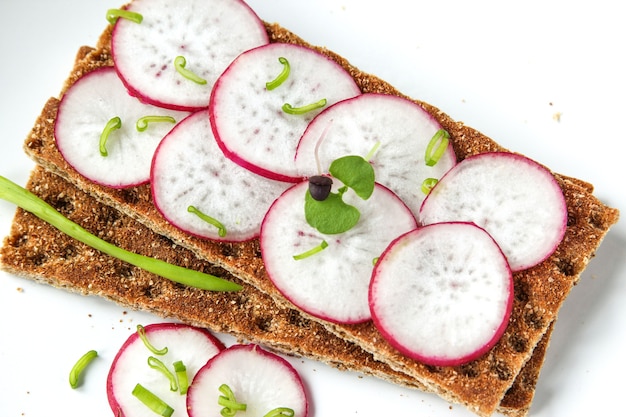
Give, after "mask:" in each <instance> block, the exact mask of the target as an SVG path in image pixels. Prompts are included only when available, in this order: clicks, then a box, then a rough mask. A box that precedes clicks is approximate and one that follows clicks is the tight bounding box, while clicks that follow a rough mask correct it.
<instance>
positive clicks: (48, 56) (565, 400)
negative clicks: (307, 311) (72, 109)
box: [0, 0, 626, 417]
mask: <svg viewBox="0 0 626 417" xmlns="http://www.w3.org/2000/svg"><path fill="white" fill-rule="evenodd" d="M250 4H251V5H252V6H253V7H254V8H255V10H256V11H257V13H258V14H259V15H260V16H261V17H262V18H263V19H265V20H269V21H278V22H281V23H282V24H283V26H285V27H287V28H289V29H291V30H293V31H295V32H297V33H298V34H300V35H301V36H302V37H304V38H305V39H307V40H309V41H310V42H312V43H315V44H320V45H325V46H327V47H329V48H330V49H332V50H335V51H336V52H338V53H340V54H341V55H343V56H345V57H347V58H348V59H350V60H351V61H352V62H353V63H354V64H356V65H357V66H359V67H360V68H361V69H362V70H364V71H367V72H371V73H374V74H376V75H378V76H380V77H381V78H383V79H385V80H387V81H389V82H391V83H392V84H393V85H395V86H396V87H398V88H399V89H400V90H401V91H403V92H405V93H407V94H408V95H410V96H413V97H415V98H420V99H423V100H426V101H429V102H431V103H433V104H435V105H437V106H439V107H440V108H442V109H444V110H445V111H446V112H447V113H449V114H450V115H452V116H453V117H454V118H456V119H458V120H462V121H464V122H465V123H467V124H468V125H470V126H473V127H475V128H478V129H479V130H481V131H483V132H484V133H486V134H488V135H490V136H491V137H493V138H494V139H496V140H497V141H498V142H500V143H501V144H503V145H504V146H506V147H508V148H509V149H511V150H514V151H519V152H522V153H524V154H526V155H528V156H530V157H533V158H535V159H537V160H538V161H540V162H542V163H544V164H546V165H548V166H550V167H551V168H553V169H554V170H556V171H558V172H561V173H564V174H568V175H571V176H575V177H578V178H581V179H585V180H587V181H589V182H591V183H593V184H594V185H595V186H596V194H597V195H598V196H599V197H600V198H601V199H602V200H603V201H605V202H606V203H609V204H610V205H612V206H615V207H618V208H620V209H622V210H624V209H626V193H624V185H623V179H624V175H625V174H626V169H625V168H624V166H625V164H624V160H623V159H624V158H623V153H622V152H621V148H620V146H621V145H623V143H624V140H625V139H626V138H625V137H624V136H625V134H624V130H623V129H622V127H621V121H622V120H623V118H624V114H626V105H625V103H626V102H625V101H624V97H626V83H625V81H624V77H625V74H626V64H625V63H624V59H623V53H624V51H625V50H626V48H625V47H626V45H625V43H626V25H624V24H623V21H622V18H623V13H622V11H621V10H622V8H621V2H618V1H613V2H610V1H596V2H593V3H590V2H568V1H526V2H499V1H491V2H490V1H484V0H476V1H472V2H465V1H460V0H459V1H436V2H435V1H428V2H427V1H415V2H410V3H409V2H403V1H401V0H385V1H380V0H379V1H377V2H374V1H358V0H342V1H331V0H327V1H308V2H296V1H288V0H254V1H252V0H251V1H250ZM120 5H121V2H117V1H115V0H63V1H59V0H57V1H54V2H44V1H36V0H19V1H18V0H8V1H7V0H3V2H2V12H3V23H2V25H0V39H2V43H1V44H0V59H2V63H1V65H0V126H1V127H2V134H1V139H2V147H3V151H2V152H1V153H0V174H1V175H4V176H6V177H8V178H10V179H12V180H14V181H16V182H18V183H20V184H24V183H25V181H26V178H27V175H28V172H29V170H30V168H31V167H32V163H31V162H30V161H29V160H28V159H27V158H26V157H25V156H24V155H23V154H22V151H21V146H22V141H23V139H24V138H25V136H26V135H27V133H28V132H29V130H30V128H31V126H32V124H33V122H34V121H35V118H36V117H37V115H38V114H39V111H40V108H41V107H42V106H43V104H44V103H45V101H46V99H47V98H48V97H49V96H52V95H56V94H57V92H58V90H59V89H60V87H61V85H62V83H63V81H64V80H65V78H66V76H67V74H68V72H69V70H70V68H71V65H72V62H73V59H74V54H75V53H76V50H77V49H78V47H79V46H80V45H83V44H91V45H93V44H94V42H95V41H96V39H97V37H98V35H99V33H100V32H101V31H102V30H103V28H104V27H105V25H106V21H105V19H104V14H105V11H106V10H107V9H108V8H110V7H118V6H120ZM375 25H378V26H375ZM557 113H560V114H561V118H560V122H557V121H556V120H554V115H555V114H557ZM13 212H14V207H12V206H11V205H9V204H7V203H5V202H0V216H1V218H0V232H1V234H2V235H3V236H4V235H5V234H6V233H7V231H8V229H9V225H10V221H11V218H12V216H13ZM625 242H626V226H625V224H624V221H622V222H621V223H620V224H618V225H617V226H616V227H614V229H613V230H612V231H611V232H610V233H609V235H608V237H607V238H606V240H605V242H604V243H603V245H602V247H601V249H600V250H599V251H598V253H597V256H596V258H595V259H594V260H593V262H592V263H591V264H590V265H589V268H588V269H587V271H586V272H585V273H584V276H583V279H582V281H581V283H580V285H578V286H577V287H576V288H574V290H573V293H572V295H571V296H570V298H569V299H568V300H567V301H566V304H565V306H564V308H563V310H562V311H561V315H560V319H559V322H558V325H557V327H556V330H555V333H554V337H553V341H552V346H551V348H550V350H549V353H548V356H547V362H546V365H545V367H544V369H543V372H542V375H541V378H540V381H539V385H538V387H537V394H536V397H535V402H534V405H533V408H532V415H533V416H576V415H594V416H613V415H618V414H620V412H622V413H623V412H624V409H625V408H626V407H625V406H624V404H623V400H622V398H623V381H621V380H619V379H618V380H615V382H610V381H613V378H614V375H618V376H619V375H624V374H625V373H626V362H624V361H623V360H622V356H623V352H624V348H625V347H626V332H625V331H624V329H626V314H625V313H626V295H625V294H626V279H625V278H626V256H625V255H626V249H625V248H626V245H625ZM0 317H2V319H1V320H0V334H1V336H0V363H2V366H3V375H4V377H3V379H2V383H1V385H2V390H1V391H0V392H1V400H0V415H2V416H44V415H51V414H52V415H64V416H66V417H71V416H83V415H90V416H94V417H97V416H110V415H111V411H110V410H109V408H108V405H107V403H106V396H105V389H104V381H105V378H106V373H107V370H108V365H109V363H110V361H111V360H112V359H113V356H114V354H115V351H116V349H117V348H118V347H119V346H120V345H121V343H122V341H123V340H124V339H125V338H126V337H127V336H128V335H129V334H130V333H131V331H132V330H133V329H134V327H135V325H136V324H137V323H142V324H147V323H150V322H154V321H158V319H157V318H155V317H153V316H150V315H147V314H144V313H139V312H132V311H128V312H125V311H124V309H122V308H120V307H118V306H116V305H114V304H111V303H108V302H105V301H103V300H100V299H97V298H93V297H89V298H85V297H81V296H77V295H73V294H70V293H67V292H64V291H62V290H57V289H53V288H50V287H47V286H44V285H38V284H34V283H32V282H29V281H26V280H23V279H19V278H16V277H13V276H9V275H7V274H5V273H0ZM220 337H221V338H222V340H225V341H226V342H227V343H228V342H229V341H230V339H229V338H226V337H222V336H220ZM89 349H97V350H98V351H99V352H100V358H99V359H98V360H97V361H96V362H94V363H93V364H92V366H91V367H90V369H89V373H88V378H87V380H86V383H85V385H84V386H83V387H82V388H80V389H78V390H71V389H70V387H69V384H68V382H67V374H68V372H69V369H70V367H71V365H72V364H73V363H74V361H75V360H76V359H77V358H78V357H79V356H80V355H82V354H83V353H85V352H86V351H87V350H89ZM292 362H293V363H294V364H295V365H296V366H297V368H298V370H299V371H300V372H301V373H302V375H303V377H304V379H305V380H306V383H307V384H308V387H309V390H310V394H311V397H312V402H313V404H312V413H311V414H312V416H318V417H319V416H339V415H361V416H373V415H388V414H392V413H394V414H395V413H397V414H399V415H415V416H455V417H456V416H469V415H472V414H470V413H469V412H468V411H466V410H465V409H464V408H463V407H461V406H458V405H453V406H450V405H449V404H447V403H445V402H444V401H441V400H439V399H438V398H437V397H435V396H432V395H425V394H422V393H420V392H417V391H410V390H405V389H402V388H398V387H395V386H392V385H390V384H386V383H383V382H380V381H377V380H375V379H372V378H361V377H359V376H358V375H356V374H353V373H346V372H340V371H337V370H334V369H330V368H328V367H326V366H324V365H321V364H318V363H313V362H309V361H302V360H300V359H293V360H292Z"/></svg>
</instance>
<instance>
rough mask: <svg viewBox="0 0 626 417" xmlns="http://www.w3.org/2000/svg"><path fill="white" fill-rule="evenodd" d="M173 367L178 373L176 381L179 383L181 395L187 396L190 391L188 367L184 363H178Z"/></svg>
mask: <svg viewBox="0 0 626 417" xmlns="http://www.w3.org/2000/svg"><path fill="white" fill-rule="evenodd" d="M172 365H174V372H176V380H177V381H178V390H179V391H180V395H185V394H187V390H188V389H189V377H188V376H187V367H186V366H185V364H183V361H176V362H174V363H173V364H172Z"/></svg>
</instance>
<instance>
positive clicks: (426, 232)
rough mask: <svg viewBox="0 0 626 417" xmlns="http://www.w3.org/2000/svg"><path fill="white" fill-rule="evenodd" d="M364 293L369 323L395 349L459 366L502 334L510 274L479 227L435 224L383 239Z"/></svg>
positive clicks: (508, 302)
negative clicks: (387, 242) (385, 245)
mask: <svg viewBox="0 0 626 417" xmlns="http://www.w3.org/2000/svg"><path fill="white" fill-rule="evenodd" d="M369 300H370V306H371V309H372V317H373V320H374V323H375V325H376V327H377V328H378V329H379V330H380V332H381V334H382V335H383V336H384V337H385V339H386V340H388V341H389V343H390V344H392V345H393V346H395V347H396V348H397V349H398V350H399V351H400V352H402V353H403V354H405V355H407V356H409V357H411V358H414V359H416V360H419V361H421V362H424V363H426V364H430V365H436V366H452V365H459V364H462V363H466V362H469V361H471V360H473V359H476V358H478V357H480V356H481V355H482V354H484V353H485V352H487V351H488V350H489V349H491V347H493V345H495V344H496V343H497V341H498V340H499V339H500V337H501V336H502V334H503V333H504V331H505V329H506V326H507V323H508V319H509V316H510V313H511V308H512V303H513V281H512V273H511V270H510V269H509V266H508V264H507V261H506V258H505V257H504V255H503V254H502V252H501V251H500V248H499V247H498V245H497V244H496V243H495V241H494V240H493V239H492V238H491V236H489V234H488V233H486V232H485V231H484V230H483V229H481V228H479V227H477V226H476V225H474V224H471V223H438V224H434V225H430V226H425V227H421V228H419V229H415V230H414V231H411V232H409V233H407V234H405V235H403V236H402V237H400V238H398V239H397V240H396V241H394V242H393V243H392V244H391V245H389V248H388V249H387V250H386V251H385V252H384V253H383V255H382V256H381V257H380V259H379V260H378V262H377V264H376V267H375V268H374V272H373V274H372V281H371V285H370V292H369Z"/></svg>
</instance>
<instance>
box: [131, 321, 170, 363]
mask: <svg viewBox="0 0 626 417" xmlns="http://www.w3.org/2000/svg"><path fill="white" fill-rule="evenodd" d="M137 335H139V338H140V339H141V341H142V342H143V344H144V346H145V347H147V348H148V350H149V351H150V352H152V353H154V354H155V355H161V356H162V355H165V354H166V353H167V346H165V347H164V348H163V349H157V348H155V347H154V345H152V343H150V341H149V340H148V336H146V329H145V328H144V327H143V326H142V325H141V324H138V325H137Z"/></svg>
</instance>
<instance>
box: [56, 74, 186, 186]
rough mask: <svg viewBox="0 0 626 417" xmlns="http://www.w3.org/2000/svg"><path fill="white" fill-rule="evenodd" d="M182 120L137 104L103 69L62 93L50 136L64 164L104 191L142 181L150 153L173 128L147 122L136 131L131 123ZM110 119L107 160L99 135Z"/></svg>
mask: <svg viewBox="0 0 626 417" xmlns="http://www.w3.org/2000/svg"><path fill="white" fill-rule="evenodd" d="M187 115H188V113H186V112H178V111H173V110H166V109H162V108H159V107H155V106H151V105H147V104H143V103H141V102H140V101H139V100H137V99H136V98H134V97H132V96H131V95H129V94H128V92H127V90H126V88H125V87H124V85H123V84H122V82H121V81H120V79H119V78H118V76H117V74H116V73H115V70H114V69H113V68H111V67H107V68H102V69H98V70H95V71H92V72H90V73H88V74H86V75H84V76H83V77H82V78H80V79H79V80H78V81H77V82H76V83H75V84H73V85H72V87H70V89H69V90H68V91H67V92H66V93H65V94H64V96H63V98H62V99H61V102H60V104H59V110H58V114H57V119H56V124H55V131H54V135H55V138H56V144H57V147H58V149H59V151H60V152H61V154H62V155H63V157H64V158H65V160H66V161H67V162H68V163H69V164H70V165H71V166H72V167H74V169H76V171H78V172H79V173H80V174H81V175H83V176H85V177H87V178H89V179H90V180H92V181H93V182H95V183H98V184H102V185H106V186H109V187H114V188H123V187H130V186H135V185H139V184H143V183H146V182H148V180H149V178H150V163H151V161H152V156H153V154H154V150H155V149H156V147H157V145H158V144H159V142H160V141H161V139H162V138H163V136H165V135H166V134H167V132H169V131H170V130H171V129H172V127H173V126H174V123H172V121H171V120H169V121H161V122H152V123H148V126H147V129H146V130H144V131H139V130H138V129H137V126H136V123H137V121H138V120H139V119H141V118H143V117H145V116H166V117H171V118H172V119H173V120H174V121H175V122H178V121H180V120H182V119H183V118H185V117H186V116H187ZM115 117H119V118H120V121H121V127H120V128H119V129H111V130H110V133H109V135H108V138H107V139H106V141H105V142H104V146H105V150H106V152H107V156H103V155H102V154H101V153H100V142H101V136H102V134H103V131H104V130H105V127H106V126H107V124H108V123H109V121H110V120H111V119H113V118H115Z"/></svg>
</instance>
